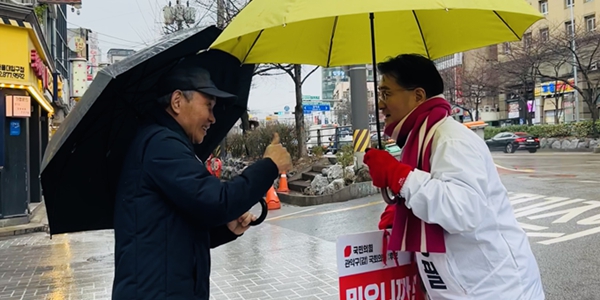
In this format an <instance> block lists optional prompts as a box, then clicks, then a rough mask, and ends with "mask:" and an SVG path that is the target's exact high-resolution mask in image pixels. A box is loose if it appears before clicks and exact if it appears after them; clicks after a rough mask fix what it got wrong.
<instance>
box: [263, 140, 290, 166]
mask: <svg viewBox="0 0 600 300" xmlns="http://www.w3.org/2000/svg"><path fill="white" fill-rule="evenodd" d="M263 158H270V159H271V160H272V161H273V162H274V163H275V164H276V165H277V169H279V173H280V174H281V173H286V172H287V171H289V170H290V169H291V168H292V157H291V156H290V153H289V152H288V151H287V150H286V149H285V148H284V147H283V146H282V145H281V143H280V142H279V134H277V133H275V134H274V135H273V140H272V141H271V144H270V145H269V146H267V149H266V150H265V154H264V155H263Z"/></svg>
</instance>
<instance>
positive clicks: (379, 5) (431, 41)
mask: <svg viewBox="0 0 600 300" xmlns="http://www.w3.org/2000/svg"><path fill="white" fill-rule="evenodd" d="M542 18H543V16H542V15H541V14H540V13H539V12H538V11H536V10H535V9H534V8H533V7H532V6H531V5H529V4H528V3H527V2H526V1H525V0H392V1H390V0H277V1H275V0H252V1H251V2H250V3H249V4H248V5H247V6H246V7H245V8H244V9H243V10H242V11H241V12H240V13H239V14H238V15H237V16H236V17H235V19H234V20H233V21H232V22H231V24H229V26H227V28H225V30H224V31H223V33H221V35H220V36H219V37H218V38H217V40H216V41H215V42H214V43H213V44H212V45H211V47H210V48H211V49H220V50H223V51H225V52H228V53H231V54H233V55H234V56H236V57H237V58H239V59H240V60H241V61H242V62H243V63H295V64H310V65H319V66H324V67H331V66H344V65H352V64H364V63H374V62H375V63H376V62H380V61H381V60H385V59H386V58H388V57H391V56H396V55H398V54H401V53H418V54H422V55H425V56H428V57H429V58H430V59H436V58H440V57H442V56H445V55H449V54H453V53H457V52H462V51H466V50H471V49H475V48H480V47H484V46H488V45H493V44H498V43H502V42H509V41H517V40H520V39H521V37H522V35H523V33H524V32H525V30H527V28H529V27H530V26H531V25H532V24H533V23H535V22H536V21H538V20H540V19H542ZM375 45H376V47H375ZM373 48H376V52H374V51H373ZM373 54H375V55H373Z"/></svg>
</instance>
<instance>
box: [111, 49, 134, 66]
mask: <svg viewBox="0 0 600 300" xmlns="http://www.w3.org/2000/svg"><path fill="white" fill-rule="evenodd" d="M134 54H135V50H133V49H115V48H113V49H109V50H108V52H107V57H108V63H110V64H111V65H112V64H114V63H116V62H118V61H121V60H124V59H125V58H127V57H129V56H131V55H134Z"/></svg>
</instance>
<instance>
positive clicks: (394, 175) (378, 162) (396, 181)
mask: <svg viewBox="0 0 600 300" xmlns="http://www.w3.org/2000/svg"><path fill="white" fill-rule="evenodd" d="M363 162H364V163H365V164H366V165H367V166H368V167H369V174H371V178H372V179H373V185H374V186H376V187H378V188H386V187H389V188H390V189H391V190H392V192H394V194H396V195H397V194H398V193H400V190H401V189H402V186H403V185H404V181H405V180H406V177H408V174H410V172H411V171H412V170H413V168H412V167H411V166H409V165H407V164H405V163H401V162H399V161H398V160H396V158H394V156H392V155H391V154H390V153H389V152H387V151H385V150H379V149H367V151H366V153H365V157H364V158H363Z"/></svg>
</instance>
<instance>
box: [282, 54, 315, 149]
mask: <svg viewBox="0 0 600 300" xmlns="http://www.w3.org/2000/svg"><path fill="white" fill-rule="evenodd" d="M279 68H280V69H281V70H284V71H285V72H286V73H287V74H288V75H289V76H290V78H291V79H292V81H294V91H295V94H296V107H295V109H294V115H295V119H296V134H297V140H298V158H301V157H303V156H305V155H306V131H305V130H304V109H302V85H303V84H304V82H305V81H306V79H307V78H308V77H310V75H312V74H313V73H314V72H315V71H317V69H318V68H319V67H314V68H313V69H312V70H310V71H309V72H308V73H306V75H304V76H302V66H301V65H291V68H290V65H279Z"/></svg>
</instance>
